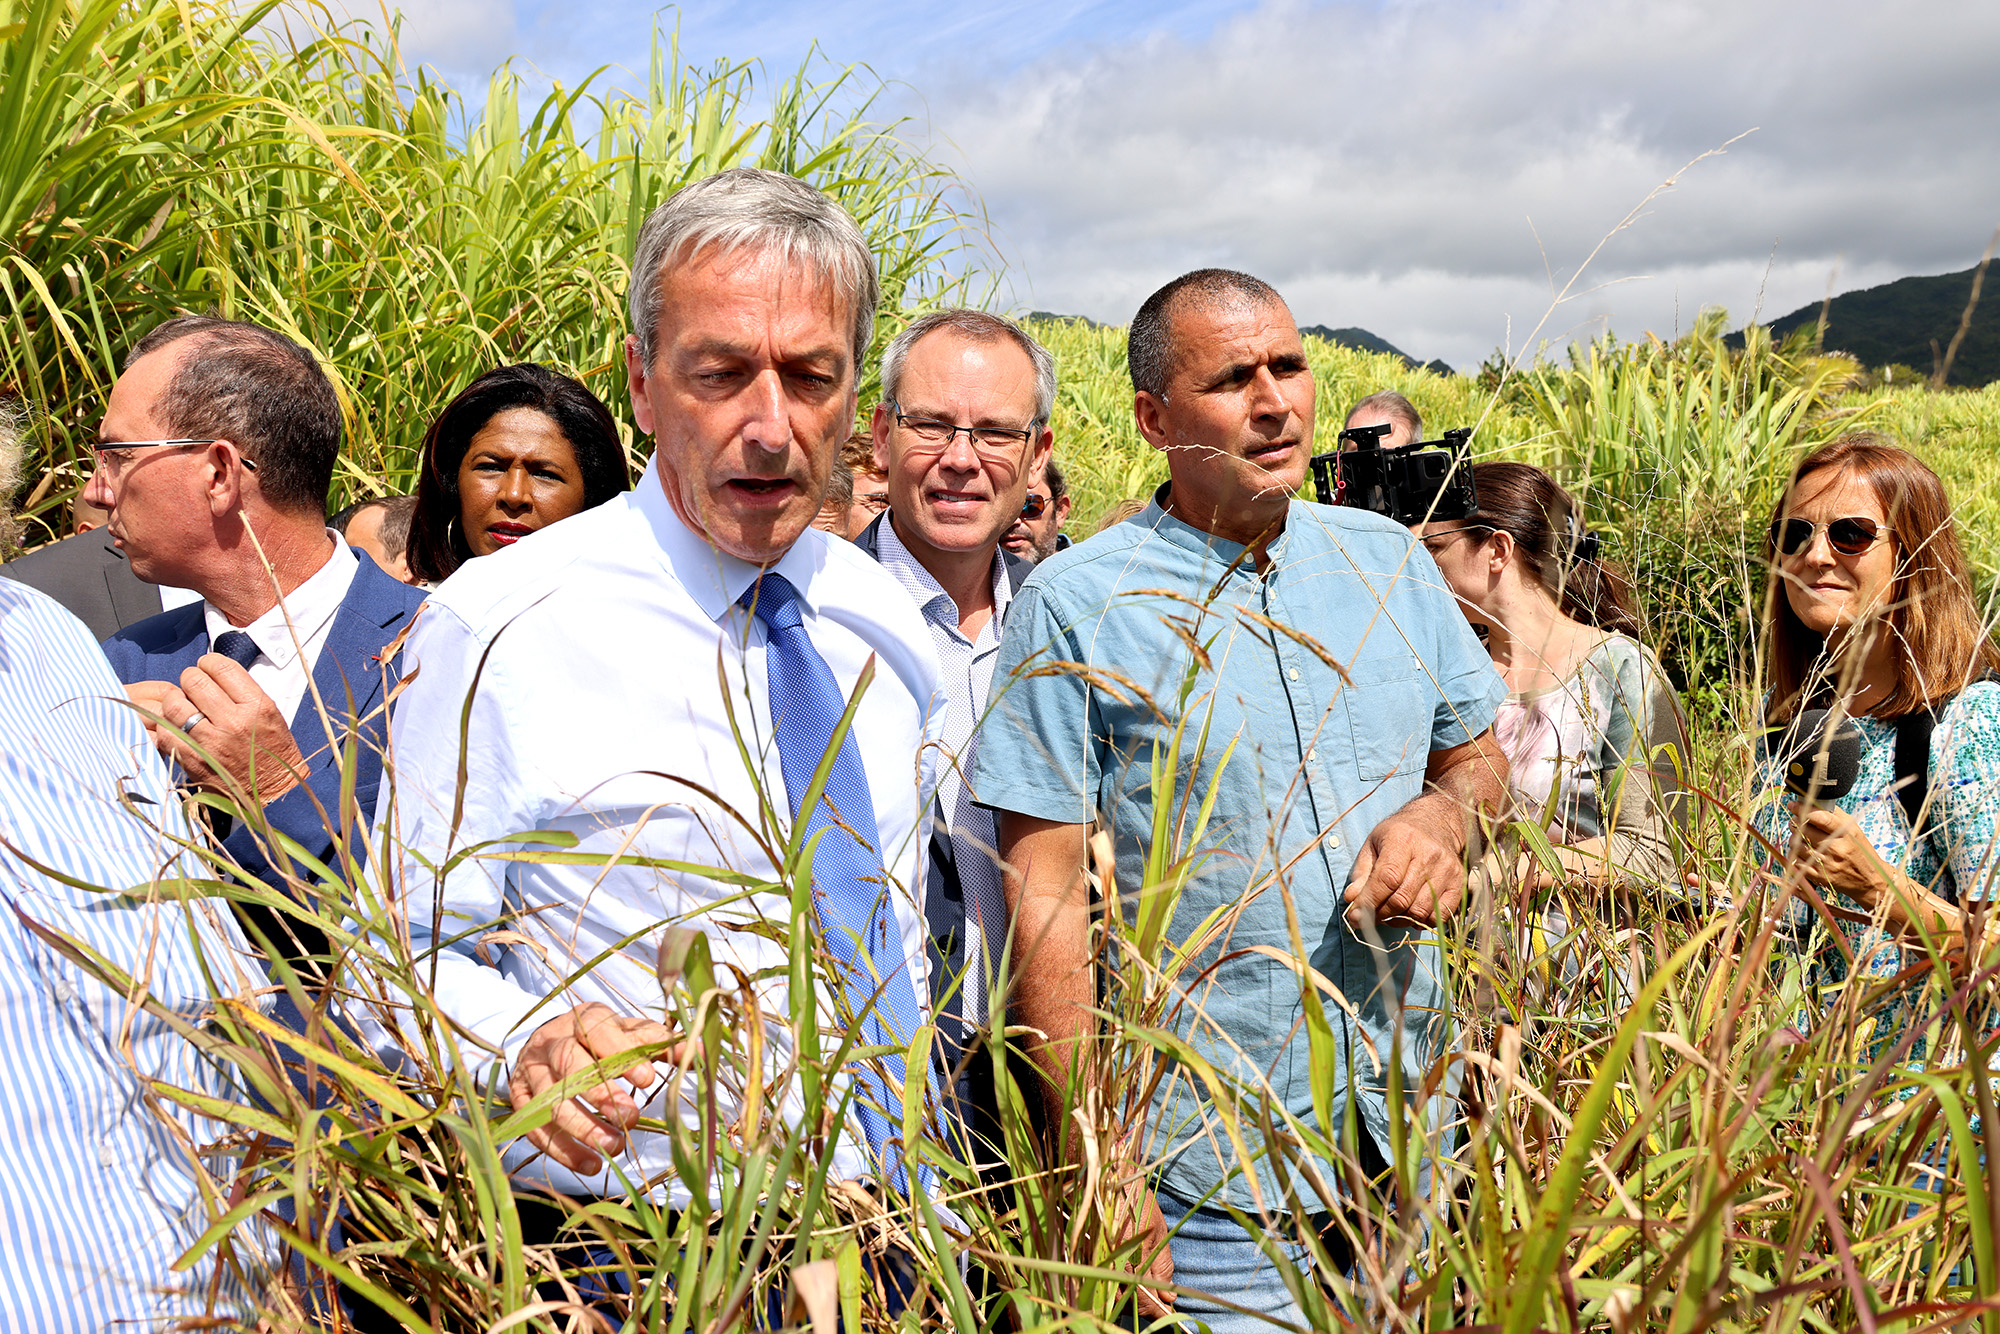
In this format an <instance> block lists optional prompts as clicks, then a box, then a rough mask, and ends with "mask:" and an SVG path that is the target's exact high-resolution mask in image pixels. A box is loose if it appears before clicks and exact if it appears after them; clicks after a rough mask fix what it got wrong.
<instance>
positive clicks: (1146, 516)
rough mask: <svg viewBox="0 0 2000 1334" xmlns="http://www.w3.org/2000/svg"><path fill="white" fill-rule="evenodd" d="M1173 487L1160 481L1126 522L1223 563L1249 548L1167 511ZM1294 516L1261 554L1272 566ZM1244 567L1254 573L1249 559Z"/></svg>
mask: <svg viewBox="0 0 2000 1334" xmlns="http://www.w3.org/2000/svg"><path fill="white" fill-rule="evenodd" d="M1172 486H1173V483H1172V482H1162V483H1160V485H1159V489H1157V490H1156V491H1154V492H1153V499H1152V501H1151V502H1150V503H1148V504H1147V506H1146V508H1145V509H1143V510H1140V511H1139V512H1138V513H1137V514H1136V515H1134V516H1133V517H1132V518H1130V519H1128V520H1127V521H1126V522H1128V523H1136V524H1138V525H1139V526H1140V527H1142V528H1150V529H1152V530H1153V532H1154V534H1155V535H1156V536H1159V537H1163V538H1165V539H1166V540H1167V541H1169V542H1171V543H1172V544H1173V545H1175V546H1177V547H1179V548H1181V549H1182V550H1184V551H1190V552H1193V553H1195V554H1196V555H1199V556H1210V557H1214V558H1216V559H1217V560H1219V561H1221V562H1222V563H1223V564H1224V565H1227V564H1229V563H1231V562H1232V561H1235V560H1237V559H1238V558H1239V557H1241V556H1242V555H1243V553H1244V552H1245V551H1246V550H1248V548H1247V547H1245V546H1244V545H1243V544H1242V543H1241V542H1231V541H1230V540H1229V539H1228V538H1226V537H1217V536H1216V535H1215V534H1214V533H1210V532H1204V531H1203V530H1202V529H1199V528H1197V527H1195V526H1194V525H1193V524H1191V523H1188V522H1187V521H1186V520H1184V519H1179V518H1176V517H1175V516H1174V515H1172V514H1170V513H1168V512H1167V508H1166V499H1167V492H1168V490H1169V489H1170V488H1171V487H1172ZM1296 518H1297V516H1296V515H1292V514H1288V515H1287V516H1286V520H1285V531H1284V532H1282V533H1279V534H1278V535H1277V536H1276V537H1274V538H1272V539H1271V542H1270V544H1269V545H1268V546H1266V547H1265V548H1264V554H1265V555H1266V556H1267V557H1269V558H1270V560H1271V561H1272V563H1273V565H1275V564H1276V562H1277V561H1278V559H1279V558H1280V557H1282V556H1283V555H1284V551H1285V539H1286V538H1288V537H1289V536H1291V532H1292V529H1293V528H1294V527H1296V526H1297V524H1296ZM1243 567H1244V568H1245V569H1247V570H1250V571H1251V573H1253V574H1254V573H1255V569H1254V567H1253V566H1251V565H1250V563H1249V562H1248V561H1245V562H1243Z"/></svg>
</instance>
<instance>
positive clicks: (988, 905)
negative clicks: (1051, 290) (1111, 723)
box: [855, 310, 1056, 1163]
mask: <svg viewBox="0 0 2000 1334" xmlns="http://www.w3.org/2000/svg"><path fill="white" fill-rule="evenodd" d="M1055 396H1056V364H1055V359H1054V358H1053V357H1051V356H1050V355H1049V352H1048V349H1047V348H1045V347H1043V346H1042V345H1041V344H1040V343H1038V342H1036V341H1035V340H1034V339H1033V338H1031V337H1030V336H1029V335H1028V333H1027V332H1026V331H1025V330H1024V329H1022V328H1021V326H1020V325H1018V324H1016V323H1014V321H1012V320H1009V319H1005V318H1003V317H1001V316H999V315H989V314H987V313H985V312H984V311H978V310H939V311H932V312H931V313H929V314H927V315H921V316H919V317H918V318H917V319H915V320H913V321H911V323H910V326H909V328H907V329H905V330H903V332H902V333H901V334H899V335H897V337H896V339H895V341H894V342H892V343H890V344H889V349H888V351H887V352H886V353H884V354H883V357H882V402H881V403H880V404H878V405H877V406H876V408H875V416H874V423H873V426H874V441H875V462H876V465H877V466H878V467H880V468H881V469H882V472H883V474H884V476H885V477H886V478H887V482H888V492H889V508H888V510H887V511H886V512H884V513H883V514H882V515H881V516H880V517H878V518H877V519H876V520H875V521H874V522H873V523H871V524H869V525H868V527H867V528H866V529H864V530H863V531H862V533H861V536H860V537H858V538H856V539H855V543H856V545H857V546H859V547H860V548H861V549H862V550H863V551H865V552H867V553H868V554H869V555H871V556H873V557H875V558H876V559H877V560H879V561H881V562H882V567H883V568H884V569H886V570H887V571H888V572H889V573H890V574H892V575H894V576H895V577H896V582H898V583H899V584H901V585H902V586H903V588H904V589H905V591H907V592H908V593H909V595H910V597H911V599H912V600H913V601H914V602H915V603H916V605H917V607H918V608H919V609H921V611H922V613H923V618H924V622H925V624H926V625H927V626H929V628H930V634H931V640H932V642H933V644H934V645H935V646H936V648H937V653H938V662H939V665H940V667H941V668H942V670H943V673H944V677H943V682H944V684H943V690H944V711H945V729H944V753H943V756H942V761H943V764H942V768H941V781H940V782H939V785H938V812H939V823H940V824H941V825H942V826H943V827H942V828H937V827H934V828H933V830H932V836H931V850H930V872H931V874H930V879H929V882H928V884H927V886H926V893H925V910H926V912H927V914H928V915H929V918H930V923H931V933H932V940H933V942H934V947H935V948H936V950H937V954H936V955H935V956H934V957H935V958H936V960H937V963H938V964H939V969H940V973H941V976H940V979H939V986H938V990H937V999H938V1014H937V1024H938V1034H939V1039H940V1046H941V1048H942V1054H943V1057H944V1059H945V1061H946V1068H947V1069H949V1070H951V1071H953V1072H954V1074H955V1077H954V1078H953V1080H952V1085H953V1092H954V1093H955V1094H956V1103H957V1110H958V1113H959V1115H960V1117H961V1122H962V1124H964V1125H965V1126H966V1127H967V1128H968V1129H970V1130H971V1132H972V1134H973V1142H972V1151H973V1153H974V1154H975V1155H977V1156H978V1157H979V1158H980V1160H981V1161H982V1162H987V1163H991V1162H993V1161H994V1160H995V1159H996V1158H997V1153H996V1151H995V1149H994V1147H993V1146H996V1145H997V1144H998V1143H999V1139H998V1136H999V1125H998V1109H997V1106H996V1105H995V1103H994V1100H993V1098H992V1078H991V1069H992V1063H991V1061H990V1060H979V1059H975V1057H974V1052H975V1051H976V1049H977V1047H978V1046H979V1043H978V1042H977V1040H976V1038H975V1036H974V1035H975V1034H977V1033H978V1032H979V1030H980V1029H981V1027H982V1026H983V1025H985V1024H986V1023H987V1021H988V1019H989V1017H991V1016H992V1015H993V1014H994V1012H995V1010H996V1009H997V1010H998V1012H999V1014H1000V1015H1001V1016H1002V1025H1001V1026H1003V1027H1004V1015H1005V1006H1004V1003H999V1004H997V1005H996V1003H995V998H994V997H993V996H992V994H991V988H990V987H989V983H990V981H991V980H992V978H993V977H995V976H996V975H997V974H998V972H999V951H1000V949H1001V947H1002V946H1004V945H1005V943H1006V940H1007V916H1006V901H1005V898H1004V896H1003V894H1002V892H1001V887H1000V868H999V864H998V862H997V861H996V860H995V854H994V829H993V815H992V813H991V812H990V811H986V810H983V809H981V808H979V807H977V806H975V805H973V802H972V793H971V790H970V789H969V788H968V787H967V785H966V782H965V775H966V773H967V772H969V771H970V769H971V768H972V756H973V747H974V745H975V742H976V736H975V732H976V730H977V728H978V726H979V720H980V716H981V715H982V714H983V713H984V712H985V710H986V693H987V688H988V686H989V685H991V683H992V680H993V664H994V662H995V661H996V660H997V658H998V655H999V652H1000V627H1001V624H1002V622H1004V621H1005V619H1006V616H1007V607H1008V604H1009V602H1010V600H1011V599H1012V597H1013V592H1014V590H1015V589H1016V588H1019V587H1020V586H1021V581H1022V580H1024V579H1026V578H1027V577H1028V571H1029V570H1030V569H1031V568H1033V567H1032V566H1031V565H1030V564H1029V562H1027V561H1024V560H1021V559H1019V558H1018V557H1015V556H1011V555H1008V554H1007V553H1006V552H1004V551H1002V550H1001V549H1000V539H1001V537H1002V536H1003V535H1004V534H1005V533H1006V532H1007V530H1008V528H1009V527H1011V526H1012V525H1013V523H1014V520H1015V519H1016V518H1017V517H1018V516H1019V515H1020V513H1021V502H1022V498H1023V497H1024V496H1025V495H1026V494H1027V490H1028V479H1029V477H1030V476H1032V475H1033V474H1034V473H1035V472H1036V471H1037V470H1038V469H1040V468H1041V467H1042V466H1043V465H1044V464H1046V463H1047V462H1048V458H1049V446H1050V442H1051V435H1050V432H1049V412H1050V410H1051V408H1052V407H1053V406H1054V404H1055Z"/></svg>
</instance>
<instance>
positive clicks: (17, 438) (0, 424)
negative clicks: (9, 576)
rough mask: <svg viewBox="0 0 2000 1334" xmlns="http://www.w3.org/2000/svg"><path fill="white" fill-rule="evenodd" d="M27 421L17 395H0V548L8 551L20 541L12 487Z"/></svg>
mask: <svg viewBox="0 0 2000 1334" xmlns="http://www.w3.org/2000/svg"><path fill="white" fill-rule="evenodd" d="M27 425H28V410H27V408H25V407H24V406H22V404H21V403H20V402H19V401H18V400H16V399H0V552H5V553H7V554H8V555H12V554H13V552H14V549H15V548H16V547H18V546H19V545H20V542H21V521H20V520H19V519H17V518H15V517H14V490H15V488H16V487H18V486H20V485H21V456H22V453H23V450H24V446H23V444H22V439H21V437H22V435H23V434H24V432H25V430H26V428H27Z"/></svg>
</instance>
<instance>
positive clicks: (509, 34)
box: [349, 0, 2000, 368]
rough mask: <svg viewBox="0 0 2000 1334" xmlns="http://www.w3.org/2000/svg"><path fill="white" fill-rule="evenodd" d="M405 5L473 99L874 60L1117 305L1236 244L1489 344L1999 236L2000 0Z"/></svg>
mask: <svg viewBox="0 0 2000 1334" xmlns="http://www.w3.org/2000/svg"><path fill="white" fill-rule="evenodd" d="M349 3H350V5H351V6H352V7H353V8H355V9H360V8H362V7H363V5H365V4H367V3H369V0H349ZM403 7H404V9H405V24H406V26H405V53H406V56H407V57H409V58H411V59H419V60H423V61H425V62H427V63H430V64H432V65H433V66H435V67H436V68H437V69H439V70H440V71H441V72H443V73H444V74H445V75H446V76H447V77H450V78H452V79H453V80H454V81H455V82H459V83H460V84H461V85H462V86H466V87H468V88H471V87H478V86H483V82H484V72H485V71H486V70H488V69H490V68H491V67H492V65H494V64H495V63H497V62H498V61H500V60H502V59H505V58H506V57H508V56H509V55H514V56H518V57H520V58H522V59H523V60H524V61H525V62H527V63H528V65H529V66H531V67H532V68H534V69H535V70H538V71H540V72H541V73H542V74H543V75H544V76H546V77H551V78H558V79H562V80H564V81H574V80H575V79H576V78H578V77H579V76H580V75H582V74H584V73H587V72H588V71H590V70H592V69H594V68H596V67H598V66H602V65H614V66H615V65H618V64H620V63H621V62H624V63H635V64H638V65H640V67H641V68H642V69H643V61H644V53H645V52H646V50H647V47H648V36H649V33H650V32H651V30H652V27H653V25H654V24H655V23H656V22H658V23H660V24H661V25H663V26H664V27H666V28H669V29H671V28H672V27H673V26H674V25H675V23H676V22H678V25H679V30H680V37H681V47H682V52H683V55H684V57H686V58H688V59H690V60H694V61H697V62H701V63H706V62H707V61H709V60H712V59H714V58H717V57H734V58H750V57H755V58H761V59H762V60H764V61H765V62H766V63H767V65H768V66H769V67H770V68H771V69H772V70H773V71H777V72H788V71H789V70H790V69H792V68H794V67H795V66H796V65H797V62H798V61H799V60H800V59H801V58H802V57H803V56H804V55H805V53H806V52H807V50H808V49H809V47H810V46H811V45H812V44H813V43H814V42H817V43H818V44H819V46H820V48H821V49H822V50H823V51H824V52H825V54H826V55H827V56H828V57H829V58H830V59H831V60H833V61H835V62H838V63H842V64H845V63H848V62H865V63H867V64H868V65H870V66H871V67H872V68H873V69H874V70H875V72H876V73H877V74H879V75H881V76H882V77H883V78H885V79H888V80H891V81H893V82H894V83H895V84H896V85H897V86H896V89H895V94H894V96H895V101H896V105H897V107H898V108H899V109H902V110H907V111H909V112H912V113H914V114H915V115H916V116H918V117H919V120H920V123H921V125H922V126H923V131H922V132H923V133H926V134H928V136H929V137H930V140H931V142H932V145H933V147H934V149H935V151H936V152H937V153H938V154H939V155H940V156H942V157H943V158H945V159H946V160H947V161H949V162H951V163H953V164H954V165H956V166H957V167H958V168H959V169H960V170H961V171H962V172H963V173H964V174H965V176H966V178H967V179H968V180H969V181H970V182H971V183H972V184H973V186H974V187H975V188H976V189H977V190H978V191H979V193H980V194H981V196H982V197H983V199H984V201H985V204H986V207H987V209H988V211H989V213H990V215H991V218H992V220H993V224H994V237H995V242H996V244H997V246H998V248H999V250H1000V252H1001V253H1002V254H1003V255H1004V257H1005V259H1006V260H1007V262H1008V265H1009V271H1010V274H1011V289H1010V291H1009V292H1008V293H1007V297H1008V299H1009V300H1010V301H1012V302H1014V303H1015V304H1017V305H1018V306H1019V307H1020V308H1022V309H1028V308H1036V309H1043V310H1054V311H1061V312H1066V313H1074V314H1083V315H1089V316H1092V317H1094V318H1097V319H1101V320H1109V321H1115V322H1119V323H1122V322H1124V321H1125V320H1126V319H1128V318H1129V317H1130V315H1131V312H1132V311H1133V310H1134V309H1136V308H1137V306H1138V303H1139V302H1140V301H1141V300H1142V299H1143V298H1144V297H1145V296H1146V294H1147V293H1148V292H1150V291H1151V290H1152V289H1153V288H1155V287H1157V286H1158V285H1159V284H1160V283H1161V282H1163V281H1165V280H1166V279H1167V278H1170V277H1172V276H1173V275H1174V274H1176V273H1179V272H1182V271H1184V270H1186V269H1189V268H1194V267H1198V266H1201V265H1206V264H1222V265H1228V266H1231V267H1238V268H1244V269H1248V270H1249V271H1251V272H1253V273H1256V274H1258V275H1259V276H1260V277H1263V278H1265V279H1267V280H1269V281H1271V282H1272V283H1274V284H1275V285H1276V286H1277V287H1278V288H1279V290H1281V291H1282V292H1284V293H1285V295H1286V297H1287V298H1288V299H1289V300H1290V302H1291V305H1292V308H1293V311H1294V313H1295V314H1296V315H1297V316H1298V318H1299V321H1300V323H1302V324H1330V325H1335V326H1346V325H1359V326H1361V327H1364V328H1367V329H1370V330H1373V331H1374V332H1375V333H1377V334H1380V335H1381V336H1383V337H1385V338H1387V339H1389V340H1390V341H1391V342H1393V343H1395V344H1397V345H1398V346H1400V347H1402V348H1403V349H1404V350H1405V351H1408V352H1410V353H1412V354H1413V355H1415V356H1417V357H1419V358H1430V357H1442V358H1444V359H1445V360H1447V361H1450V362H1452V363H1453V364H1455V365H1457V366H1459V367H1461V368H1471V367H1473V366H1476V365H1477V364H1478V362H1479V361H1480V360H1481V359H1482V358H1483V357H1485V356H1486V355H1487V354H1488V353H1490V352H1491V351H1492V350H1493V349H1494V348H1495V347H1497V346H1500V345H1503V344H1507V343H1510V342H1511V344H1512V346H1513V347H1514V348H1516V349H1517V350H1518V349H1520V348H1522V347H1524V346H1527V347H1531V346H1533V344H1534V342H1536V341H1539V340H1548V341H1551V342H1554V343H1557V344H1561V343H1564V342H1566V341H1567V340H1569V339H1570V338H1573V337H1578V336H1588V335H1589V334H1591V333H1593V332H1595V331H1598V330H1601V329H1603V328H1605V327H1610V328H1612V329H1614V330H1616V332H1617V333H1618V334H1619V335H1621V336H1623V337H1637V336H1639V335H1640V334H1642V333H1643V332H1645V331H1647V330H1652V331H1655V332H1658V333H1660V334H1662V335H1671V334H1672V333H1673V332H1674V331H1675V329H1676V328H1685V327H1686V325H1687V323H1688V322H1689V321H1690V320H1691V319H1692V317H1693V315H1694V313H1695V311H1696V310H1697V309H1699V308H1700V307H1702V306H1704V305H1710V304H1722V305H1726V306H1727V307H1729V309H1730V310H1731V312H1732V313H1733V314H1734V316H1735V317H1736V319H1737V320H1738V321H1740V320H1742V319H1744V318H1747V317H1748V316H1749V315H1750V314H1751V313H1752V312H1753V311H1754V310H1755V309H1756V308H1757V307H1758V305H1759V301H1760V299H1761V302H1762V309H1763V311H1764V313H1765V315H1766V316H1767V317H1769V316H1772V315H1777V314H1783V313H1785V312H1787V311H1790V310H1792V309H1794V308H1796V307H1798V306H1801V305H1803V304H1806V303H1808V302H1810V301H1814V300H1817V299H1819V298H1820V297H1821V296H1823V295H1824V294H1825V293H1826V291H1827V290H1828V287H1829V285H1830V284H1831V286H1832V287H1833V289H1834V290H1836V291H1845V290H1849V289H1851V288H1855V287H1864V286H1869V285H1872V284H1874V283H1878V282H1883V281H1887V280H1889V279H1892V278H1896V277H1900V276H1902V275H1904V274H1910V273H1940V272H1946V271H1950V270H1954V269H1962V268H1965V267H1968V266H1969V265H1971V264H1972V263H1973V262H1975V261H1976V260H1977V258H1978V256H1979V254H1980V252H1981V250H1982V249H1983V248H1984V247H1985V245H1986V243H1987V240H1988V239H1989V237H1991V236H1992V234H1993V232H1994V228H1995V227H1996V225H2000V78H1996V77H1995V75H1994V71H1995V70H1996V69H2000V4H1994V3H1992V0H1932V3H1928V4H1925V5H1923V6H1908V5H1892V4H1885V3H1880V2H1879V0H1878V2H1877V3H1865V2H1859V0H1817V2H1816V3H1801V2H1799V0H1678V2H1677V0H1650V2H1649V3H1636V2H1634V0H1391V2H1389V3H1369V2H1368V0H1331V2H1329V3H1308V2H1306V0H1266V2H1264V3H1258V2H1256V0H1236V2H1232V0H1181V2H1180V3H1175V2H1174V0H1160V2H1158V3H1153V4H1145V3H1138V2H1136V0H1098V2H1097V3H1088V2H1073V3H1058V2H1057V0H984V2H983V3H977V4H974V3H963V2H962V0H961V2H960V3H955V4H954V3H935V4H931V5H924V6H918V5H908V4H897V3H893V2H892V0H874V2H872V3H870V2H864V0H811V2H810V3H807V2H805V0H766V2H765V3H763V4H760V5H755V6H751V5H745V4H740V3H739V4H725V3H721V2H720V0H693V2H692V3H688V4H685V5H683V6H681V7H680V8H679V9H678V10H672V9H668V10H656V9H655V8H654V7H653V6H652V5H651V4H649V3H646V0H589V3H587V4H579V3H577V0H404V4H403ZM1732 140H1734V142H1733V144H1732V143H1731V141H1732ZM1725 144H1730V146H1729V147H1728V148H1727V150H1726V151H1721V152H1718V151H1717V150H1721V149H1722V148H1723V146H1724V145H1725ZM1704 154H1712V155H1711V156H1707V157H1705V158H1703V155H1704ZM1697 158H1701V159H1702V160H1701V161H1699V162H1695V159H1697ZM1691 162H1694V163H1695V165H1693V166H1692V167H1688V164H1689V163H1691ZM1683 168H1686V170H1685V171H1684V170H1683ZM1672 177H1678V183H1677V184H1675V185H1674V186H1673V187H1672V188H1671V189H1668V190H1665V191H1664V192H1662V193H1659V194H1657V195H1654V197H1653V198H1652V200H1651V202H1650V203H1648V204H1645V206H1644V207H1643V209H1641V208H1640V205H1641V204H1642V201H1645V200H1646V199H1647V197H1648V195H1649V193H1651V192H1653V191H1655V190H1656V188H1658V187H1660V186H1661V185H1662V184H1663V183H1664V182H1666V181H1667V180H1668V179H1669V178H1672ZM1635 210H1638V212H1637V215H1636V216H1635V217H1632V218H1631V220H1630V222H1629V225H1627V226H1625V227H1624V228H1623V229H1622V230H1618V229H1619V226H1620V223H1621V221H1624V220H1626V219H1627V218H1628V215H1632V214H1634V211H1635ZM1593 250H1595V251H1596V252H1597V253H1596V257H1595V259H1594V260H1591V261H1590V263H1589V266H1588V267H1587V268H1585V269H1583V271H1582V272H1581V274H1580V275H1579V268H1580V267H1581V266H1583V264H1584V262H1585V260H1586V259H1587V258H1588V257H1590V256H1591V254H1592V252H1593ZM1565 290H1566V291H1567V293H1568V295H1567V297H1566V299H1565V300H1563V301H1562V302H1561V303H1560V304H1555V298H1556V296H1557V295H1558V294H1560V293H1563V292H1564V291H1565Z"/></svg>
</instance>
